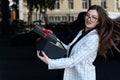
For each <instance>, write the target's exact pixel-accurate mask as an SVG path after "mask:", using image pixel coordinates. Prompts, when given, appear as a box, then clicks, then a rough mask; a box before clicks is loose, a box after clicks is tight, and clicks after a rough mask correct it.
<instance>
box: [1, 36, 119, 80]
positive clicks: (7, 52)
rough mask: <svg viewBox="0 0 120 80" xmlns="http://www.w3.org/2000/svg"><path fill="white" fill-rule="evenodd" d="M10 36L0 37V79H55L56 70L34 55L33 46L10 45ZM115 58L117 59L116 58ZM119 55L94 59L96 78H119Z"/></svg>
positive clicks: (99, 79) (100, 79)
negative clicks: (49, 67) (104, 58)
mask: <svg viewBox="0 0 120 80" xmlns="http://www.w3.org/2000/svg"><path fill="white" fill-rule="evenodd" d="M11 38H12V37H8V36H1V37H0V80H57V76H58V72H57V70H48V69H47V65H45V64H44V63H42V62H41V61H40V60H39V59H38V58H37V57H36V50H35V46H33V45H29V46H27V45H26V46H21V45H17V46H16V45H12V44H11V42H10V40H11ZM116 58H117V59H116ZM119 58H120V57H119V56H118V55H116V57H115V58H111V59H109V60H106V61H104V60H103V59H102V58H99V57H98V58H97V59H96V61H95V63H94V64H95V65H96V72H97V80H120V77H119V74H120V59H119Z"/></svg>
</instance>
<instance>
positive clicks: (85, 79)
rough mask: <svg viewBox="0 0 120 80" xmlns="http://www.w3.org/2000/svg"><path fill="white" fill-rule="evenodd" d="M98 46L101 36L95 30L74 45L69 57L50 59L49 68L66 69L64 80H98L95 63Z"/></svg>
mask: <svg viewBox="0 0 120 80" xmlns="http://www.w3.org/2000/svg"><path fill="white" fill-rule="evenodd" d="M81 33H82V31H80V32H79V33H78V35H77V36H76V37H75V39H74V40H73V41H72V42H71V43H70V44H69V45H68V46H67V47H66V49H67V50H69V47H70V46H71V45H72V44H73V43H74V42H75V41H76V40H77V38H78V37H79V36H80V35H81ZM98 45H99V36H98V34H97V31H96V30H95V29H94V30H92V31H91V32H89V33H88V34H87V35H85V36H84V37H83V38H82V39H81V40H80V41H78V42H77V43H76V44H75V45H74V47H73V48H72V51H71V54H70V56H69V57H66V58H60V59H48V68H49V69H62V68H65V70H64V78H63V80H96V72H95V66H94V65H93V62H94V60H95V58H96V56H97V51H98ZM56 54H57V53H56Z"/></svg>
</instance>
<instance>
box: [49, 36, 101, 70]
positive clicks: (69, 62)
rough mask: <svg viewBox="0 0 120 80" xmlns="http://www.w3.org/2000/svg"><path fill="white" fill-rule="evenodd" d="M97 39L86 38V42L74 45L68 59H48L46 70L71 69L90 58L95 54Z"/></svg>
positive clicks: (96, 37)
mask: <svg viewBox="0 0 120 80" xmlns="http://www.w3.org/2000/svg"><path fill="white" fill-rule="evenodd" d="M98 42H99V38H98V36H96V35H92V36H89V37H87V39H86V41H85V42H84V43H82V44H81V45H79V43H78V44H77V45H76V48H75V49H74V50H73V51H72V52H71V53H72V54H73V55H71V56H70V57H68V58H61V59H56V60H54V59H48V68H49V69H60V68H66V67H73V66H75V65H76V64H78V63H80V62H82V61H84V60H85V59H86V58H89V57H91V55H96V54H97V49H98Z"/></svg>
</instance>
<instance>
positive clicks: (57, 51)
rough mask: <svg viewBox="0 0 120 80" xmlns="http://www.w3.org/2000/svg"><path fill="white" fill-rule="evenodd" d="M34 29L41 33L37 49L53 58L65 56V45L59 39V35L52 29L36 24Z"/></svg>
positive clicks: (37, 41)
mask: <svg viewBox="0 0 120 80" xmlns="http://www.w3.org/2000/svg"><path fill="white" fill-rule="evenodd" d="M33 31H34V32H35V33H37V34H39V35H40V37H39V38H38V39H37V40H36V48H37V50H39V51H44V52H45V53H46V55H47V56H48V57H49V58H52V59H57V58H62V57H65V55H66V50H65V48H64V46H62V44H61V43H60V42H59V41H58V40H57V37H56V36H55V35H54V34H53V32H52V31H51V30H49V29H45V28H44V27H42V26H38V25H36V26H35V28H34V30H33ZM40 55H41V53H40Z"/></svg>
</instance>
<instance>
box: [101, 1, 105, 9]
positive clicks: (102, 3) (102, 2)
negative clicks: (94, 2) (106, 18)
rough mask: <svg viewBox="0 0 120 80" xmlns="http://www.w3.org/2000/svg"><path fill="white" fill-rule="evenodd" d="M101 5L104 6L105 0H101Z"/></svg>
mask: <svg viewBox="0 0 120 80" xmlns="http://www.w3.org/2000/svg"><path fill="white" fill-rule="evenodd" d="M101 6H102V7H103V8H106V0H101Z"/></svg>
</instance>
